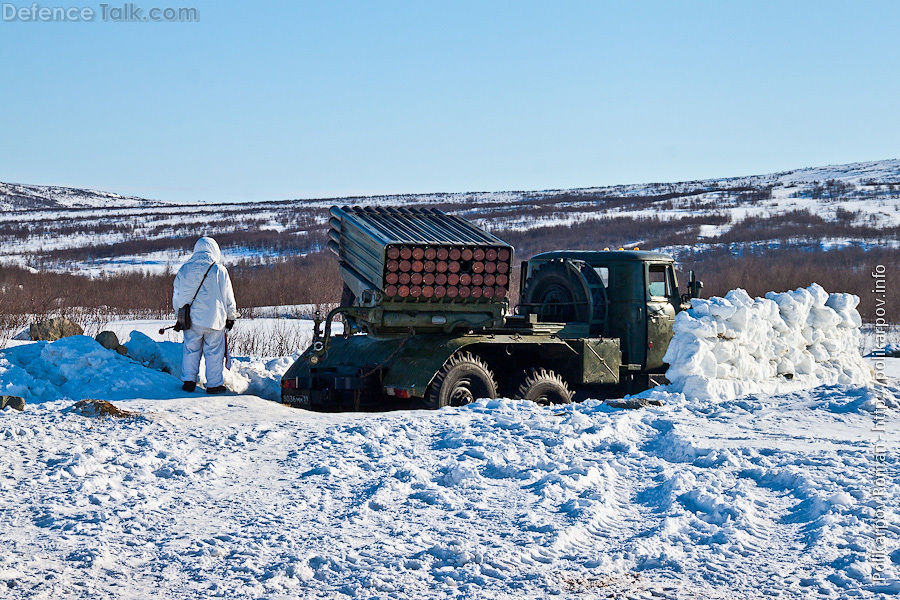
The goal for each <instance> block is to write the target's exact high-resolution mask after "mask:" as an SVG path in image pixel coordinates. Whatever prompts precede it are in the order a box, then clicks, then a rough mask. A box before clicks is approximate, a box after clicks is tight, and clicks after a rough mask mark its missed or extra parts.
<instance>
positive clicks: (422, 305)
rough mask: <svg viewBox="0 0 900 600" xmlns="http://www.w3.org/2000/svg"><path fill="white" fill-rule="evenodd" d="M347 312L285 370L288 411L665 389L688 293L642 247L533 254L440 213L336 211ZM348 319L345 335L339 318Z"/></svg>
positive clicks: (665, 262)
mask: <svg viewBox="0 0 900 600" xmlns="http://www.w3.org/2000/svg"><path fill="white" fill-rule="evenodd" d="M330 227H331V228H330V231H329V241H328V247H329V249H331V250H332V251H333V252H334V253H335V254H336V255H337V257H338V261H339V267H340V273H341V277H342V279H343V281H344V293H343V297H342V300H341V304H340V306H339V307H337V308H335V309H334V310H332V311H330V312H329V313H328V315H327V316H325V317H324V318H322V317H321V315H319V314H317V315H316V319H315V321H314V333H313V340H312V343H311V345H310V346H309V348H307V349H306V351H305V352H303V354H302V355H301V356H300V358H299V359H298V360H297V361H296V362H295V363H294V364H293V365H292V366H291V368H290V369H288V371H287V372H286V373H285V374H284V376H283V378H282V381H281V390H282V391H281V393H282V396H281V397H282V402H283V403H285V404H288V405H291V406H294V407H299V408H307V409H313V410H328V411H332V410H363V409H370V408H378V407H382V406H385V405H390V404H391V403H394V404H396V403H397V402H398V401H404V402H405V403H406V405H407V406H418V407H423V408H428V409H437V408H441V407H444V406H460V405H464V404H467V403H469V402H472V401H473V400H475V399H477V398H493V397H498V396H501V397H510V398H522V399H527V400H531V401H534V402H538V403H542V404H552V403H568V402H571V401H572V400H573V399H578V398H579V397H582V398H583V397H588V396H591V397H604V396H608V395H610V394H622V393H624V392H634V391H639V390H642V389H645V388H647V387H650V386H652V385H656V384H658V383H660V382H662V381H664V374H665V369H666V365H665V363H664V362H663V356H664V355H665V352H666V348H667V347H668V344H669V341H670V340H671V338H672V324H673V322H674V320H675V314H676V313H677V312H678V311H680V310H683V309H685V308H687V307H688V306H689V303H690V299H691V298H694V297H697V296H698V294H699V291H700V288H701V287H702V283H700V282H699V281H697V280H696V278H695V277H694V274H693V272H691V277H690V281H689V283H688V286H687V287H688V291H687V292H686V293H685V294H680V293H679V288H678V283H677V281H676V276H675V261H674V259H673V258H672V257H671V256H668V255H666V254H662V253H658V252H646V251H639V250H630V251H625V250H622V249H620V250H617V251H610V250H602V251H590V252H588V251H568V250H558V251H554V252H547V253H544V254H539V255H536V256H534V257H532V258H530V259H529V260H525V261H522V263H521V265H520V267H519V268H520V287H521V293H520V297H519V299H518V302H517V304H516V306H515V311H514V312H512V313H510V311H509V306H510V303H509V289H510V287H509V286H510V278H511V273H512V269H513V264H514V262H513V248H512V247H511V246H510V245H509V244H507V243H506V242H504V241H503V240H501V239H499V238H497V237H496V236H494V235H492V234H490V233H488V232H487V231H484V230H483V229H481V228H479V227H477V226H475V225H474V224H473V223H470V222H468V221H466V220H464V219H462V218H460V217H457V216H454V215H449V214H445V213H443V212H441V211H440V210H437V209H403V208H378V207H366V208H361V207H348V206H345V207H340V208H339V207H336V206H335V207H332V208H331V218H330ZM338 315H340V316H341V320H342V331H341V332H340V333H339V334H337V333H336V327H335V324H334V323H335V319H336V317H337V316H338Z"/></svg>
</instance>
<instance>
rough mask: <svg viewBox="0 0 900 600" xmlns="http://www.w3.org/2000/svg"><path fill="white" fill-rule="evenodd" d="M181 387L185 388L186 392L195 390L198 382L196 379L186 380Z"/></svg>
mask: <svg viewBox="0 0 900 600" xmlns="http://www.w3.org/2000/svg"><path fill="white" fill-rule="evenodd" d="M181 389H183V390H184V391H186V392H193V391H194V390H195V389H197V382H196V381H185V382H184V385H182V386H181Z"/></svg>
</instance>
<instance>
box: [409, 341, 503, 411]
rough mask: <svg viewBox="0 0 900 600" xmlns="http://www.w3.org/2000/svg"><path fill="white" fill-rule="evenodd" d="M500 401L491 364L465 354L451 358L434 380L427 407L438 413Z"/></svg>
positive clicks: (425, 402)
mask: <svg viewBox="0 0 900 600" xmlns="http://www.w3.org/2000/svg"><path fill="white" fill-rule="evenodd" d="M496 397H497V384H496V383H495V382H494V376H493V374H492V373H491V370H490V369H489V368H488V366H487V364H486V363H485V362H484V361H483V360H481V359H480V358H478V357H477V356H475V355H474V354H472V353H471V352H461V353H459V354H454V355H453V356H451V357H450V359H449V360H447V362H445V363H444V366H443V367H441V370H440V371H438V374H437V375H435V376H434V380H433V381H432V382H431V385H430V386H428V391H427V392H426V393H425V398H424V399H423V403H424V405H425V408H429V409H436V408H441V407H444V406H463V405H464V404H469V403H470V402H473V401H475V400H477V399H478V398H496Z"/></svg>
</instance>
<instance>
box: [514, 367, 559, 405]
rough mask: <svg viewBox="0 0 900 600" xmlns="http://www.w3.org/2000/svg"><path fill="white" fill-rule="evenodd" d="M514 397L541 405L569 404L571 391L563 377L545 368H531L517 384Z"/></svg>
mask: <svg viewBox="0 0 900 600" xmlns="http://www.w3.org/2000/svg"><path fill="white" fill-rule="evenodd" d="M516 397H517V398H519V399H521V400H531V401H532V402H535V403H537V404H540V405H541V406H547V405H550V404H569V403H570V402H572V391H571V390H570V389H569V387H568V386H567V385H566V382H565V381H563V378H562V377H560V376H559V375H557V374H556V373H554V372H553V371H549V370H547V369H531V370H530V371H528V372H527V376H526V377H525V381H523V382H522V385H520V386H519V392H518V394H516Z"/></svg>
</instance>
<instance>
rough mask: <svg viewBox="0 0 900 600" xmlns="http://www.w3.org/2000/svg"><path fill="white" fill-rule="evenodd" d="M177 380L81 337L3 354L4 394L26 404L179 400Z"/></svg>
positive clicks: (0, 365) (1, 377)
mask: <svg viewBox="0 0 900 600" xmlns="http://www.w3.org/2000/svg"><path fill="white" fill-rule="evenodd" d="M180 386H181V383H180V380H179V379H178V378H177V377H174V376H172V375H169V374H167V373H162V372H160V371H156V370H152V369H148V368H146V367H145V366H143V365H142V364H140V363H137V362H135V361H133V360H131V359H129V358H127V357H125V356H122V355H120V354H118V353H117V352H114V351H113V350H108V349H106V348H104V347H103V346H101V345H100V344H98V343H97V342H96V341H95V340H94V339H93V338H90V337H87V336H83V335H77V336H72V337H67V338H63V339H61V340H57V341H55V342H35V343H33V344H27V345H23V346H17V347H14V348H8V349H6V350H2V351H0V391H2V393H3V394H11V395H15V396H22V397H23V398H25V400H26V402H28V403H29V404H33V403H36V402H46V401H50V400H58V399H61V398H71V399H72V400H83V399H85V398H95V399H100V400H117V399H128V398H170V397H173V395H174V396H178V395H180V391H181V388H180Z"/></svg>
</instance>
